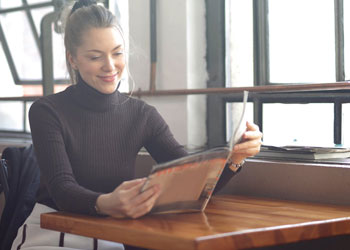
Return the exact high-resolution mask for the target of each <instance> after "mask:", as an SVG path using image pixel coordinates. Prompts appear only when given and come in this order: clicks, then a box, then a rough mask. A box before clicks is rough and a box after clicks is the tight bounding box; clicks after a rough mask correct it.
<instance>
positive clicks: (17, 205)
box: [0, 145, 40, 250]
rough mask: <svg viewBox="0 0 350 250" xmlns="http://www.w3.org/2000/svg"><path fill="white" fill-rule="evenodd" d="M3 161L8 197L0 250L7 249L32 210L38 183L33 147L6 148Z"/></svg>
mask: <svg viewBox="0 0 350 250" xmlns="http://www.w3.org/2000/svg"><path fill="white" fill-rule="evenodd" d="M1 158H2V159H5V160H6V165H7V166H6V167H7V172H8V173H7V183H8V194H7V195H5V197H6V196H7V197H6V203H5V207H4V211H3V213H2V216H1V221H0V249H2V250H8V249H11V245H12V242H13V240H14V239H15V238H16V236H17V231H18V229H19V227H20V226H21V225H22V224H23V223H24V221H25V220H26V219H27V217H28V216H29V215H30V213H31V212H32V210H33V207H34V205H35V201H36V199H35V196H36V192H37V190H38V188H39V183H40V171H39V167H38V165H37V161H36V157H35V154H34V149H33V146H32V145H30V146H28V147H8V148H6V149H5V150H4V151H3V153H2V156H1ZM3 163H4V162H3ZM0 181H1V185H2V187H3V188H4V187H5V185H6V184H5V183H3V181H4V180H0Z"/></svg>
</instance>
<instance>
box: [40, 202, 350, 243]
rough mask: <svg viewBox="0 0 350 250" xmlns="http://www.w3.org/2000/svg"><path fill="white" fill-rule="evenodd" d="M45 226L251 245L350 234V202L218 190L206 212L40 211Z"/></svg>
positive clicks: (135, 238) (127, 238) (129, 239)
mask: <svg viewBox="0 0 350 250" xmlns="http://www.w3.org/2000/svg"><path fill="white" fill-rule="evenodd" d="M41 227H43V228H47V229H52V230H57V231H61V232H67V233H73V234H78V235H83V236H89V237H95V238H99V239H104V240H111V241H116V242H121V243H125V244H129V245H134V246H139V247H145V248H150V249H247V248H253V247H263V246H272V245H278V244H285V243H292V242H298V241H302V240H311V239H318V238H322V237H328V236H335V235H343V234H350V206H332V205H323V204H315V203H302V202H293V201H281V200H272V199H265V198H256V197H242V196H214V197H213V198H212V199H211V201H210V202H209V204H208V206H207V208H206V210H205V212H204V213H188V214H162V215H160V214H159V215H147V216H144V217H142V218H140V219H114V218H109V217H104V218H97V217H89V216H82V215H77V214H70V213H65V212H57V213H48V214H42V215H41Z"/></svg>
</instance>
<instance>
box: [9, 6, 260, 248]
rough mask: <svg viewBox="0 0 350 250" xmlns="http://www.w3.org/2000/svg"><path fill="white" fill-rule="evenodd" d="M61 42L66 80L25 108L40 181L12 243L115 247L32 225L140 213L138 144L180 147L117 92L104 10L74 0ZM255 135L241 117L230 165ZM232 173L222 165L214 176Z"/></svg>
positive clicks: (163, 155)
mask: <svg viewBox="0 0 350 250" xmlns="http://www.w3.org/2000/svg"><path fill="white" fill-rule="evenodd" d="M65 47H66V58H67V66H68V69H69V72H70V76H71V79H72V81H73V83H74V84H73V85H72V86H70V87H68V88H67V89H66V90H65V91H63V92H60V93H58V94H54V95H50V96H47V97H43V98H41V99H40V100H38V101H36V102H35V103H34V104H33V105H32V107H31V109H30V113H29V118H30V126H31V132H32V138H33V144H34V148H35V153H36V156H37V160H38V164H39V167H40V171H41V183H40V188H39V191H38V195H37V204H36V206H35V207H34V210H33V212H32V214H31V215H30V216H29V218H28V219H27V221H26V222H25V223H24V225H23V226H22V228H20V230H19V231H18V236H17V238H16V240H15V242H14V244H13V249H18V246H20V249H34V248H30V247H31V246H33V247H35V249H40V246H41V247H42V249H49V248H48V247H49V246H50V247H55V246H59V245H63V246H65V247H70V248H76V249H93V248H94V244H95V246H96V244H97V245H98V249H108V248H110V247H111V248H113V249H115V248H116V247H119V248H123V245H121V244H118V243H112V242H107V241H100V240H99V241H98V242H97V241H96V240H95V241H93V240H92V239H88V238H84V237H79V236H73V235H67V234H66V235H65V236H62V234H60V233H57V232H52V231H49V230H43V229H40V226H39V223H40V222H39V215H40V213H43V212H48V211H55V210H64V211H69V212H75V213H81V214H89V215H97V214H104V215H108V216H113V217H117V218H120V217H129V218H138V217H140V216H143V215H145V214H146V213H148V212H149V211H150V210H151V209H152V207H153V205H154V203H155V201H156V200H157V197H158V196H159V194H160V190H159V187H158V186H153V187H152V188H150V189H148V190H147V191H145V192H143V193H140V188H141V187H142V185H143V184H144V182H145V179H134V166H135V160H136V157H137V154H138V152H139V150H140V149H141V148H142V147H145V148H146V149H147V151H148V152H149V153H150V155H151V156H152V157H153V158H154V159H155V160H156V161H157V162H165V161H169V160H173V159H176V158H179V157H182V156H185V155H186V154H187V152H186V151H185V150H184V148H183V147H182V146H181V145H179V144H178V142H177V141H176V140H175V139H174V137H173V135H172V134H171V132H170V130H169V128H168V126H167V124H166V123H165V121H164V120H163V119H162V117H161V116H160V114H159V113H158V112H157V111H156V109H155V108H154V107H152V106H150V105H148V104H146V103H145V102H143V101H142V100H138V99H134V98H131V97H129V96H126V95H124V94H121V93H120V92H119V91H118V86H119V83H120V79H121V76H122V74H123V72H124V71H125V67H126V65H125V46H124V39H123V35H122V32H121V29H120V27H119V24H118V22H117V20H116V17H115V16H114V15H113V14H112V13H111V12H109V11H108V10H107V9H105V8H104V7H102V6H99V5H96V4H95V3H93V2H92V1H87V0H80V1H78V2H76V3H75V5H74V6H73V9H72V11H71V13H70V15H69V17H68V20H67V23H66V27H65ZM261 136H262V135H261V133H260V131H259V129H258V127H257V126H256V125H254V124H251V123H248V124H247V131H246V133H245V134H244V142H242V143H240V144H238V145H236V146H235V147H234V150H233V157H232V161H233V163H234V164H239V163H241V162H242V161H243V160H244V159H245V158H246V157H248V156H253V155H254V154H256V153H257V152H258V151H259V149H260V144H261ZM232 176H233V173H232V172H231V170H230V169H229V168H227V169H225V171H224V175H223V178H222V180H220V182H221V183H224V182H226V181H227V180H228V179H229V178H231V177H232ZM23 231H26V235H27V237H26V240H25V241H24V243H22V241H23V239H22V235H23ZM62 238H63V239H62ZM50 249H52V248H50ZM60 249H62V248H60Z"/></svg>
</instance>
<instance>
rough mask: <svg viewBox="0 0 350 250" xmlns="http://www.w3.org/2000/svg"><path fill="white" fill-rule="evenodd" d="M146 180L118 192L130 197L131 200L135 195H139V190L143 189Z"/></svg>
mask: <svg viewBox="0 0 350 250" xmlns="http://www.w3.org/2000/svg"><path fill="white" fill-rule="evenodd" d="M145 181H146V179H144V180H143V181H141V182H139V183H136V184H135V185H133V186H131V187H129V188H128V189H122V190H120V192H121V194H123V195H125V196H127V197H130V198H131V199H132V198H133V197H135V196H137V195H139V194H140V192H141V189H142V187H143V185H144V184H145Z"/></svg>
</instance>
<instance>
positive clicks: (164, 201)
mask: <svg viewBox="0 0 350 250" xmlns="http://www.w3.org/2000/svg"><path fill="white" fill-rule="evenodd" d="M247 98H248V92H246V91H245V92H244V98H243V104H244V105H243V109H242V114H241V116H240V119H239V123H238V125H237V126H236V129H235V131H234V132H233V135H232V137H231V141H230V144H229V146H228V147H218V148H213V149H210V150H205V151H202V152H199V153H195V154H191V155H188V156H185V157H182V158H179V159H176V160H173V161H170V162H166V163H162V164H157V165H155V166H153V168H152V170H151V173H150V175H149V176H148V178H147V181H146V182H145V184H144V186H143V187H142V189H141V192H143V191H145V190H147V189H148V188H149V187H151V186H153V185H155V184H159V185H160V189H161V194H160V196H159V197H158V199H157V201H156V203H155V205H154V207H153V209H152V210H151V213H181V212H196V211H197V212H198V211H203V210H204V209H205V207H206V205H207V204H208V201H209V199H210V197H211V195H212V192H213V191H214V189H215V186H216V184H217V182H218V180H219V178H220V176H221V174H222V172H223V170H224V167H225V165H226V162H227V160H228V159H229V157H231V151H232V148H233V146H234V145H235V144H236V143H238V142H239V141H240V140H241V138H242V135H243V133H244V132H245V130H246V122H245V106H246V102H247Z"/></svg>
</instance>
